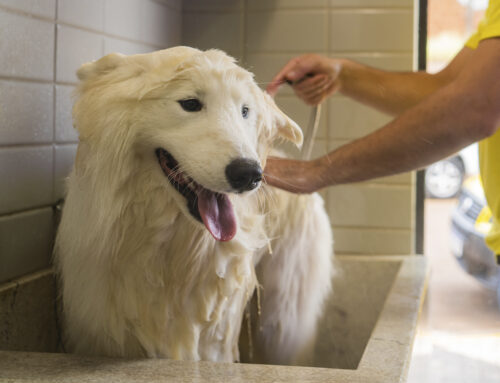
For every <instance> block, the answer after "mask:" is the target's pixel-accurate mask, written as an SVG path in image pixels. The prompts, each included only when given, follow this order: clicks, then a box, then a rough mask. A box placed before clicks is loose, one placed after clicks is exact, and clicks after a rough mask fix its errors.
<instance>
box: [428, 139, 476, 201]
mask: <svg viewBox="0 0 500 383" xmlns="http://www.w3.org/2000/svg"><path fill="white" fill-rule="evenodd" d="M478 173H479V157H478V149H477V144H472V145H470V146H467V147H466V148H464V149H462V150H461V151H460V152H458V153H457V154H456V155H454V156H452V157H449V158H446V159H444V160H441V161H438V162H435V163H434V164H432V165H430V166H429V167H428V168H427V169H426V170H425V191H426V194H427V195H428V196H429V197H431V198H453V197H456V196H457V195H458V193H459V192H460V188H461V187H462V184H463V182H464V179H465V178H466V177H467V176H470V175H474V174H478Z"/></svg>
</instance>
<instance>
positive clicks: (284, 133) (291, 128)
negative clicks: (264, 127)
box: [263, 92, 304, 148]
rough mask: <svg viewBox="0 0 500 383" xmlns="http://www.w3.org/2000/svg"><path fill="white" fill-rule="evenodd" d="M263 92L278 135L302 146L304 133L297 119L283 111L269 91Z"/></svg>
mask: <svg viewBox="0 0 500 383" xmlns="http://www.w3.org/2000/svg"><path fill="white" fill-rule="evenodd" d="M263 94H264V99H265V100H266V103H267V105H268V107H269V109H270V111H271V115H272V119H273V124H274V125H275V126H276V129H277V133H278V135H279V136H281V137H283V138H285V139H287V140H289V141H291V142H293V143H294V144H295V145H297V147H299V148H300V147H301V146H302V141H303V139H304V135H303V134H302V130H301V129H300V127H299V126H298V125H297V123H296V122H295V121H293V120H292V119H291V118H290V117H288V116H287V115H286V114H285V113H283V112H282V111H281V109H280V108H278V106H277V105H276V103H275V102H274V100H273V98H272V97H271V96H270V95H269V94H268V93H266V92H263Z"/></svg>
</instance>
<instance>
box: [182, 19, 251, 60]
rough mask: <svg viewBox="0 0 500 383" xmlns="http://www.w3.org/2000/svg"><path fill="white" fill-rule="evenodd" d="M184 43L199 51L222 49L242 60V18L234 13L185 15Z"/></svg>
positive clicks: (183, 25)
mask: <svg viewBox="0 0 500 383" xmlns="http://www.w3.org/2000/svg"><path fill="white" fill-rule="evenodd" d="M222 30H223V31H224V32H223V33H221V31H222ZM182 41H183V42H187V45H190V46H193V47H195V48H199V49H211V48H218V49H222V50H224V51H226V52H227V53H229V54H230V55H232V56H234V57H236V58H240V57H241V51H242V45H241V44H242V41H243V26H242V23H241V16H240V15H239V14H238V13H233V12H230V13H205V12H188V13H185V14H184V16H183V19H182Z"/></svg>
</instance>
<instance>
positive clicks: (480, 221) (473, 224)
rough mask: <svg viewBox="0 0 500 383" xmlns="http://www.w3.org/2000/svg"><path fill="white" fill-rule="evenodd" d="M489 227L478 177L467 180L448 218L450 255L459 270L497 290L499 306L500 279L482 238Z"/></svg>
mask: <svg viewBox="0 0 500 383" xmlns="http://www.w3.org/2000/svg"><path fill="white" fill-rule="evenodd" d="M491 225H492V214H491V210H490V209H489V207H488V206H487V205H486V199H485V197H484V192H483V188H482V186H481V181H480V178H479V176H478V175H476V176H473V177H470V178H468V179H467V180H466V181H465V182H464V185H463V187H462V189H461V191H460V195H459V199H458V204H457V206H456V207H455V209H454V210H453V212H452V216H451V251H452V253H453V255H454V256H455V258H456V259H457V260H458V262H459V263H460V265H461V266H462V268H463V269H464V270H465V271H466V272H467V273H468V274H470V275H472V276H473V277H475V278H476V279H477V280H478V281H480V282H481V283H482V284H483V285H485V286H486V287H488V288H490V289H497V294H499V295H498V299H499V304H500V278H499V273H498V266H497V264H496V260H495V256H494V254H493V252H492V251H491V250H490V249H489V248H488V247H487V246H486V243H485V242H484V238H485V236H486V234H487V233H488V232H489V230H490V228H491Z"/></svg>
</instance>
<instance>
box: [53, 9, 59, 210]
mask: <svg viewBox="0 0 500 383" xmlns="http://www.w3.org/2000/svg"><path fill="white" fill-rule="evenodd" d="M55 7H56V9H55V22H54V74H53V85H52V87H53V90H54V91H53V95H52V98H53V105H52V110H53V116H54V117H53V121H52V124H53V125H52V201H54V200H55V195H56V161H57V158H56V145H55V142H56V125H57V123H56V121H57V95H56V92H57V89H56V79H57V49H58V46H57V37H58V19H59V0H55Z"/></svg>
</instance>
